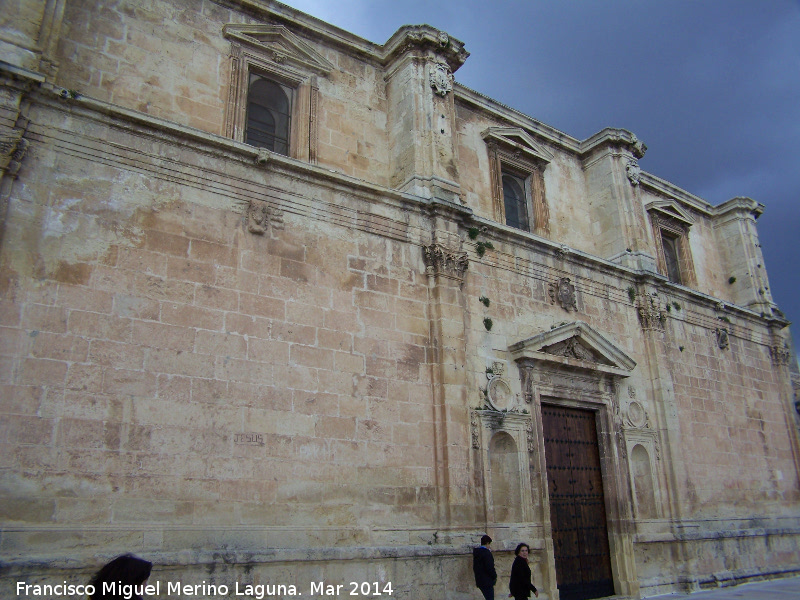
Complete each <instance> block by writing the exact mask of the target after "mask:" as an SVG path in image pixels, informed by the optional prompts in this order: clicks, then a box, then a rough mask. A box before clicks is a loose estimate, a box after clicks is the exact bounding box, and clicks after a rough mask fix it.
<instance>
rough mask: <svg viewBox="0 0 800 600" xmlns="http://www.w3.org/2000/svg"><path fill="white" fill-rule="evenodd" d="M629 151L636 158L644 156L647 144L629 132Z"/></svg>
mask: <svg viewBox="0 0 800 600" xmlns="http://www.w3.org/2000/svg"><path fill="white" fill-rule="evenodd" d="M631 152H633V155H634V156H635V157H636V158H644V154H645V152H647V146H646V145H645V144H644V143H643V142H642V140H640V139H639V138H638V137H636V135H635V134H631Z"/></svg>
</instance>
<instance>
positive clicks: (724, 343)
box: [716, 327, 730, 350]
mask: <svg viewBox="0 0 800 600" xmlns="http://www.w3.org/2000/svg"><path fill="white" fill-rule="evenodd" d="M716 334H717V346H719V348H720V350H725V349H726V348H727V347H728V346H730V340H729V339H728V330H727V329H723V328H721V327H718V328H717V331H716Z"/></svg>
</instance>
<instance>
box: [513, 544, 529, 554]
mask: <svg viewBox="0 0 800 600" xmlns="http://www.w3.org/2000/svg"><path fill="white" fill-rule="evenodd" d="M523 548H527V549H528V552H530V551H531V547H530V546H528V544H526V543H524V542H523V543H521V544H517V547H516V548H515V549H514V555H515V556H519V551H520V550H522V549H523Z"/></svg>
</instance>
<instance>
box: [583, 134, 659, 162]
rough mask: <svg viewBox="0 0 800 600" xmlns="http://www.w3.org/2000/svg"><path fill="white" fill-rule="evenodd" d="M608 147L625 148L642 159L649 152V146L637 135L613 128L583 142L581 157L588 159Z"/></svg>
mask: <svg viewBox="0 0 800 600" xmlns="http://www.w3.org/2000/svg"><path fill="white" fill-rule="evenodd" d="M608 145H614V146H625V147H627V148H628V149H629V150H630V152H631V154H633V155H634V156H635V157H636V158H642V157H643V156H644V154H645V152H647V146H646V145H644V144H643V143H642V142H641V141H640V140H639V138H637V137H636V134H634V133H631V132H630V131H628V130H627V129H616V128H613V127H606V128H605V129H601V130H600V131H598V132H597V133H595V134H594V135H593V136H591V137H588V138H586V139H585V140H583V141H582V142H581V144H580V151H579V152H580V154H581V156H583V157H586V156H588V155H589V154H591V153H592V152H594V151H595V150H597V149H598V148H601V147H603V146H608Z"/></svg>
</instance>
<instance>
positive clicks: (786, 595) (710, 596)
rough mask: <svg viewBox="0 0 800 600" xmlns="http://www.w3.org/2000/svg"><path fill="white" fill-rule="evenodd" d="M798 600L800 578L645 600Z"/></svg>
mask: <svg viewBox="0 0 800 600" xmlns="http://www.w3.org/2000/svg"><path fill="white" fill-rule="evenodd" d="M745 598H746V599H747V600H800V577H790V578H788V579H772V580H770V581H758V582H756V583H745V584H742V585H737V586H733V587H726V588H717V589H714V590H708V591H702V592H694V593H692V594H667V595H666V596H650V597H649V598H647V600H682V599H687V600H739V599H745Z"/></svg>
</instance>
